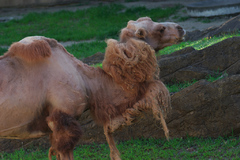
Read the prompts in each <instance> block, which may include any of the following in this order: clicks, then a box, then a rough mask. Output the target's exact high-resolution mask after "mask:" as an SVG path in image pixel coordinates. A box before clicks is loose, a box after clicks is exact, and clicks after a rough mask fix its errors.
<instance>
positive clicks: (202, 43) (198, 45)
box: [157, 31, 240, 55]
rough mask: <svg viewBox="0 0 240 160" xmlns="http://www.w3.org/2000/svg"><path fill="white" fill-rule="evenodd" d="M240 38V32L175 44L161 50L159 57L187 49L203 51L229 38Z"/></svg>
mask: <svg viewBox="0 0 240 160" xmlns="http://www.w3.org/2000/svg"><path fill="white" fill-rule="evenodd" d="M239 36H240V31H239V32H238V33H235V34H226V35H222V36H218V37H217V36H216V37H209V38H203V39H200V40H197V41H187V42H181V43H179V44H175V45H172V46H169V47H165V48H164V49H162V50H160V51H159V53H158V54H157V55H165V54H171V53H173V52H175V51H178V50H181V49H183V48H186V47H190V46H191V47H193V48H195V49H196V50H201V49H204V48H206V47H209V46H211V45H213V44H216V43H218V42H221V41H223V40H225V39H227V38H231V37H239Z"/></svg>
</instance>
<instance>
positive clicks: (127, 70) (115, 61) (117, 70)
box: [103, 38, 159, 90]
mask: <svg viewBox="0 0 240 160" xmlns="http://www.w3.org/2000/svg"><path fill="white" fill-rule="evenodd" d="M103 70H104V71H105V72H106V73H108V74H109V75H111V76H112V77H113V79H114V80H115V82H116V83H118V84H120V85H121V86H122V87H123V88H124V89H126V90H135V89H137V88H136V87H138V86H139V85H138V84H139V83H142V82H146V81H151V80H153V79H155V78H156V77H158V75H159V70H158V64H157V60H156V56H155V51H154V50H153V49H152V48H151V46H150V45H148V44H147V43H146V42H143V41H141V40H136V39H133V38H131V39H129V40H128V41H127V42H126V43H120V42H117V41H116V40H113V39H109V40H108V41H107V48H106V53H105V58H104V60H103Z"/></svg>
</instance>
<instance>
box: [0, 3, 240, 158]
mask: <svg viewBox="0 0 240 160" xmlns="http://www.w3.org/2000/svg"><path fill="white" fill-rule="evenodd" d="M179 9H181V6H176V7H172V8H165V9H161V8H155V9H146V8H145V7H136V8H131V9H127V8H126V7H124V6H122V5H117V4H112V5H106V6H104V5H101V6H98V7H92V8H89V9H85V10H78V11H76V12H70V11H60V12H55V13H30V14H28V15H26V16H25V17H23V18H22V19H20V20H11V21H9V22H5V23H0V28H1V30H0V46H4V45H10V44H11V43H13V42H16V41H19V40H21V39H22V38H24V37H26V36H33V35H42V36H46V37H50V38H55V39H57V40H58V41H80V40H89V39H94V40H95V41H93V42H86V43H80V44H74V45H72V46H69V47H66V49H67V50H68V51H69V52H70V53H72V54H73V55H74V56H75V57H77V58H79V59H82V58H85V57H88V56H91V55H93V54H95V53H96V52H104V51H105V48H106V43H105V42H104V40H105V39H107V38H115V39H118V34H119V31H120V30H121V28H123V27H125V26H126V24H127V22H128V21H129V20H136V19H137V18H139V17H142V16H149V17H151V18H152V19H153V20H154V21H157V20H159V19H164V18H167V17H169V16H171V15H173V14H174V13H176V12H177V11H179ZM180 18H181V17H180ZM181 19H182V20H184V17H182V18H181ZM232 36H240V33H236V34H233V35H223V36H220V37H211V38H205V39H201V40H198V41H194V42H190V41H188V42H182V43H180V44H177V45H173V46H170V47H166V48H165V49H163V50H161V51H160V52H159V53H157V55H163V54H170V53H172V52H174V51H177V50H180V49H183V48H185V47H188V46H193V47H194V48H195V49H197V50H200V49H203V48H205V47H208V46H210V45H212V44H214V43H217V42H219V41H222V40H224V39H226V38H229V37H232ZM6 51H7V49H4V48H1V47H0V55H2V54H3V53H4V52H6ZM97 66H101V64H97ZM219 78H220V77H219V76H216V77H208V80H209V81H214V80H216V79H219ZM195 82H196V81H195V80H193V81H192V82H186V83H183V84H174V85H171V86H168V89H169V91H170V92H178V91H179V90H181V89H183V88H185V87H188V86H190V85H192V84H193V83H195ZM117 147H118V148H119V150H120V152H121V155H122V159H124V160H128V159H129V160H130V159H131V160H132V159H134V160H138V159H139V160H142V159H144V160H155V159H239V157H240V148H239V147H240V138H239V137H224V138H223V137H219V138H193V137H188V138H185V139H181V138H174V139H172V140H170V141H169V142H168V141H166V140H165V139H137V140H130V141H125V142H118V145H117ZM47 152H48V151H47V150H44V149H41V148H39V149H37V150H31V149H26V150H24V149H20V150H16V151H15V152H13V153H4V152H2V153H0V160H32V159H38V160H41V159H42V160H43V159H47ZM74 155H75V159H77V160H78V159H79V160H80V159H81V160H82V159H86V160H87V159H89V160H92V159H110V158H109V148H108V146H107V144H92V145H80V146H78V147H76V149H75V150H74Z"/></svg>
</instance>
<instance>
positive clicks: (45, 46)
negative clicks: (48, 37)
mask: <svg viewBox="0 0 240 160" xmlns="http://www.w3.org/2000/svg"><path fill="white" fill-rule="evenodd" d="M6 54H7V55H10V56H15V57H18V58H20V59H22V60H24V61H27V62H36V61H41V60H44V59H46V58H47V57H50V56H51V47H50V45H49V43H48V42H47V41H45V40H33V41H32V42H31V43H27V44H25V43H21V42H15V43H13V44H12V45H11V47H10V48H9V50H8V52H7V53H6Z"/></svg>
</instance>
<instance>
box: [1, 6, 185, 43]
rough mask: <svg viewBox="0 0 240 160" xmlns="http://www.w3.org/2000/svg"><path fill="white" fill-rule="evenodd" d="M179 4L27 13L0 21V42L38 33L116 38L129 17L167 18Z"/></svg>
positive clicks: (60, 37)
mask: <svg viewBox="0 0 240 160" xmlns="http://www.w3.org/2000/svg"><path fill="white" fill-rule="evenodd" d="M180 8H181V6H176V7H171V8H165V9H162V8H154V9H147V8H145V7H136V8H129V9H127V8H126V7H125V6H123V5H118V4H110V5H100V6H98V7H91V8H88V9H85V10H77V11H75V12H71V11H59V12H54V13H29V14H28V15H26V16H24V17H23V18H22V19H20V20H11V21H9V22H5V23H0V28H1V30H0V45H9V44H11V43H12V42H15V41H19V40H21V39H22V38H24V37H27V36H32V35H41V36H46V37H50V38H54V39H57V40H58V41H69V40H71V41H80V40H87V39H93V38H97V39H101V40H104V39H106V38H116V37H118V34H119V32H120V30H121V28H123V27H125V26H126V25H127V22H128V21H129V20H136V19H137V18H139V17H143V16H149V17H151V18H152V19H153V20H155V21H156V20H158V19H161V18H166V17H169V16H170V15H172V14H174V13H176V11H178V10H179V9H180Z"/></svg>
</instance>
